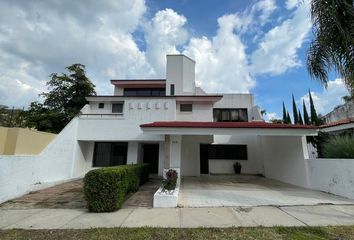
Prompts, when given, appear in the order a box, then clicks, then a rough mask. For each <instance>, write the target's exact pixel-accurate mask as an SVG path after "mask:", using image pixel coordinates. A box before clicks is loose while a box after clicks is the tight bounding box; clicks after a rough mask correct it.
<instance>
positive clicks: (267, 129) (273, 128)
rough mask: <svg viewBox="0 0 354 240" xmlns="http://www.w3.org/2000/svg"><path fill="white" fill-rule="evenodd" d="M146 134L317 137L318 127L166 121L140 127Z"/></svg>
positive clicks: (264, 123)
mask: <svg viewBox="0 0 354 240" xmlns="http://www.w3.org/2000/svg"><path fill="white" fill-rule="evenodd" d="M140 127H141V128H142V130H143V131H144V132H149V133H155V134H186V135H193V134H196V135H204V134H205V135H207V134H215V135H218V134H222V135H232V134H245V135H269V136H277V135H278V136H305V135H317V131H318V127H316V126H309V125H292V124H277V123H267V122H263V121H252V122H181V121H166V122H153V123H147V124H142V125H140Z"/></svg>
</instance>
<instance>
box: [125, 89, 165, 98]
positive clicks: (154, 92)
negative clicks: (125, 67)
mask: <svg viewBox="0 0 354 240" xmlns="http://www.w3.org/2000/svg"><path fill="white" fill-rule="evenodd" d="M123 96H124V97H137V96H139V97H159V96H165V89H164V88H124V93H123Z"/></svg>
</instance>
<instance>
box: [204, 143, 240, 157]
mask: <svg viewBox="0 0 354 240" xmlns="http://www.w3.org/2000/svg"><path fill="white" fill-rule="evenodd" d="M208 159H225V160H228V159H230V160H247V145H209V146H208Z"/></svg>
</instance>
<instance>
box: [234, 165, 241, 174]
mask: <svg viewBox="0 0 354 240" xmlns="http://www.w3.org/2000/svg"><path fill="white" fill-rule="evenodd" d="M241 168H242V166H241V163H239V162H235V163H234V170H235V173H237V174H240V173H241Z"/></svg>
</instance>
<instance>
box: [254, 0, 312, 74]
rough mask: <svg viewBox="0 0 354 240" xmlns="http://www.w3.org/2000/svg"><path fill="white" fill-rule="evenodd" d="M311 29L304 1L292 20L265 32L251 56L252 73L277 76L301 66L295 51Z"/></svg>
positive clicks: (307, 9) (307, 6)
mask: <svg viewBox="0 0 354 240" xmlns="http://www.w3.org/2000/svg"><path fill="white" fill-rule="evenodd" d="M310 29H311V21H310V15H309V5H308V3H307V2H306V1H305V2H303V3H302V4H300V5H299V7H298V8H297V9H296V10H295V14H294V17H293V18H290V19H287V20H285V21H283V22H282V23H281V24H280V25H279V26H276V27H274V28H272V29H271V30H270V31H269V32H267V33H266V34H265V36H264V38H263V39H262V40H261V42H260V43H259V45H258V49H257V50H255V51H254V52H253V53H252V55H251V64H252V73H254V74H256V75H257V74H273V75H278V74H282V73H284V72H286V71H287V70H288V69H290V68H294V67H298V66H301V62H300V60H299V59H298V55H297V51H298V49H299V48H300V47H301V46H302V44H303V42H304V41H305V39H306V36H307V35H308V33H309V31H310Z"/></svg>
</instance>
